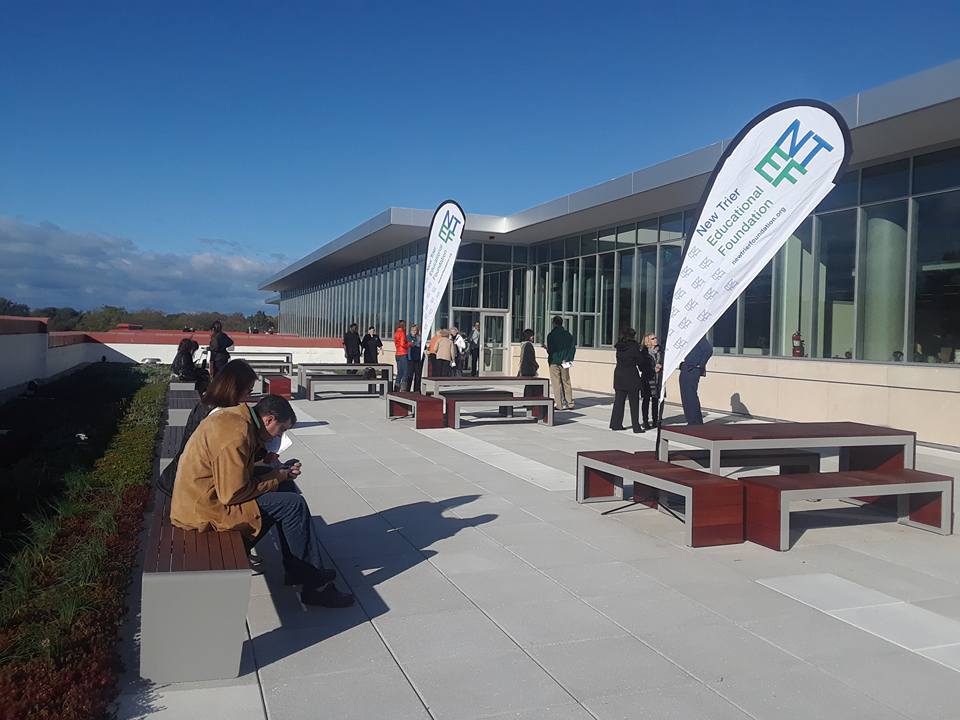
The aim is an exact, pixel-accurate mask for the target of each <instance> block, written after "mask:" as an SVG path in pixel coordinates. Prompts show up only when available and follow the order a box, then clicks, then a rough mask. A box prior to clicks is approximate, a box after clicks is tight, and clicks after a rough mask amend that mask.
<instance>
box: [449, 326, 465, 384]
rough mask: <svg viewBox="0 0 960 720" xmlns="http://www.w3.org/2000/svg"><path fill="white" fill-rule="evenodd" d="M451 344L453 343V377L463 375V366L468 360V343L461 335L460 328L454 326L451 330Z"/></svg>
mask: <svg viewBox="0 0 960 720" xmlns="http://www.w3.org/2000/svg"><path fill="white" fill-rule="evenodd" d="M450 342H452V343H453V373H452V374H453V375H456V376H457V377H460V376H461V375H463V366H464V365H465V364H466V359H467V341H466V340H464V339H463V335H461V334H460V328H458V327H457V326H456V325H454V326H453V327H452V328H450Z"/></svg>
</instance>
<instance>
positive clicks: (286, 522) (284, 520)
mask: <svg viewBox="0 0 960 720" xmlns="http://www.w3.org/2000/svg"><path fill="white" fill-rule="evenodd" d="M257 505H259V506H260V515H261V521H262V526H261V528H260V534H259V535H258V536H257V538H256V542H259V541H260V540H262V539H263V537H264V536H265V535H266V534H267V533H268V532H269V531H270V528H272V527H273V526H274V525H276V527H277V535H279V536H280V551H281V552H282V553H283V568H284V570H286V571H287V572H288V573H290V574H291V575H294V576H295V577H296V578H298V579H299V580H301V581H302V582H303V585H304V587H317V586H319V585H320V584H321V581H320V580H319V579H318V577H317V576H318V571H319V570H322V569H323V557H322V556H321V554H320V540H319V538H318V537H317V531H316V530H315V529H314V527H313V518H312V517H311V516H310V508H309V507H307V501H306V500H304V499H303V495H301V494H300V489H299V488H298V487H297V486H296V484H295V483H294V482H293V481H291V480H287V481H285V482H282V483H280V484H279V485H278V486H277V489H276V490H274V491H273V492H268V493H264V494H263V495H261V496H260V497H258V498H257Z"/></svg>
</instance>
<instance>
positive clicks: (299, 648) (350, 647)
mask: <svg viewBox="0 0 960 720" xmlns="http://www.w3.org/2000/svg"><path fill="white" fill-rule="evenodd" d="M252 643H253V649H254V652H255V653H256V659H257V666H258V667H259V671H260V677H261V679H262V681H263V683H264V684H274V683H279V682H282V681H283V680H288V679H292V678H297V677H307V676H310V675H324V674H327V673H336V672H344V671H348V670H365V671H367V672H376V671H379V670H381V669H383V668H384V667H385V666H388V665H393V664H395V663H394V660H393V657H392V656H391V655H390V652H389V651H388V650H387V648H386V646H385V645H384V644H383V640H381V639H380V636H379V635H378V634H377V631H376V630H375V629H374V628H373V626H372V625H371V624H370V623H369V622H361V623H359V624H357V625H353V626H352V627H345V628H331V627H313V628H302V629H297V630H284V629H279V630H271V631H269V632H266V633H263V634H262V635H258V636H256V637H254V638H253V640H252Z"/></svg>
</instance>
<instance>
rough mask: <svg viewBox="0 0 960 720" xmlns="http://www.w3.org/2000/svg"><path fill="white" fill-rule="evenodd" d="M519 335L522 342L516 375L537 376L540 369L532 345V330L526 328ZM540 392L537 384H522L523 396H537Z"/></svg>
mask: <svg viewBox="0 0 960 720" xmlns="http://www.w3.org/2000/svg"><path fill="white" fill-rule="evenodd" d="M520 337H521V338H522V340H523V342H522V344H521V345H520V371H519V372H518V373H517V376H518V377H537V372H538V371H539V370H540V363H538V362H537V350H536V348H534V346H533V338H534V333H533V330H531V329H530V328H527V329H526V330H524V331H523V333H522V334H521V336H520ZM542 394H543V393H542V392H541V390H540V386H539V385H524V387H523V396H524V397H537V396H540V395H542Z"/></svg>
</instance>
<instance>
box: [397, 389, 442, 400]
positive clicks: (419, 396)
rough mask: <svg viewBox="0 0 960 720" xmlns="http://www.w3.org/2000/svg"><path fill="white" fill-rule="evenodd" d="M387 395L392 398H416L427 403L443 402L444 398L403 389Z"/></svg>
mask: <svg viewBox="0 0 960 720" xmlns="http://www.w3.org/2000/svg"><path fill="white" fill-rule="evenodd" d="M387 396H388V397H392V398H403V399H404V400H416V401H417V402H427V403H440V402H443V400H441V399H440V398H438V397H433V396H431V395H423V394H422V393H415V392H405V391H403V390H398V391H396V392H391V393H387Z"/></svg>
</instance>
